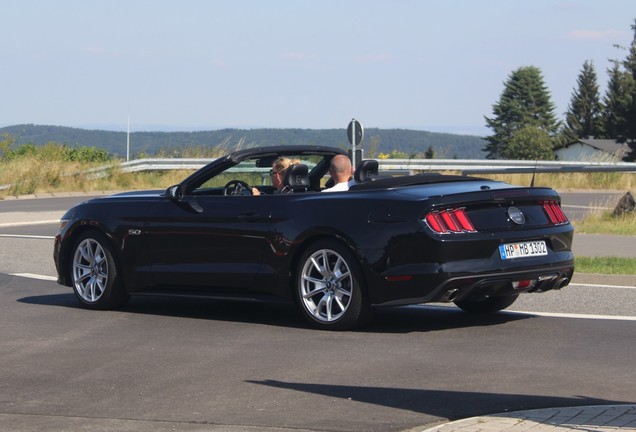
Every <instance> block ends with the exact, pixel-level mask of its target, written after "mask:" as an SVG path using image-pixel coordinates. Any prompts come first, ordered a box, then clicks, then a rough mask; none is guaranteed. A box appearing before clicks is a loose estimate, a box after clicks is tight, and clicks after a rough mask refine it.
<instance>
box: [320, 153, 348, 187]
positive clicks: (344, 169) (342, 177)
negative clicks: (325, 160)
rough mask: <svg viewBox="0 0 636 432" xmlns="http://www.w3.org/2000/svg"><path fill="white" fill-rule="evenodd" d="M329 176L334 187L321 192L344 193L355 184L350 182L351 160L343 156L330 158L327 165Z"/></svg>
mask: <svg viewBox="0 0 636 432" xmlns="http://www.w3.org/2000/svg"><path fill="white" fill-rule="evenodd" d="M329 174H330V175H331V178H332V179H333V182H334V185H333V186H332V187H330V188H327V189H323V192H344V191H348V190H349V186H351V185H352V184H354V183H355V181H354V180H352V179H351V178H352V176H353V168H352V167H351V160H349V158H348V157H347V156H345V155H342V154H341V155H336V156H334V157H333V158H331V163H330V164H329Z"/></svg>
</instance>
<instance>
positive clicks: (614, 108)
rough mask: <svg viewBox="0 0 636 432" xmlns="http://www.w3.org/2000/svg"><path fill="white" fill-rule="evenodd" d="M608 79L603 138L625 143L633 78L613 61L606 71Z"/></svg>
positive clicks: (603, 116) (604, 100) (603, 114)
mask: <svg viewBox="0 0 636 432" xmlns="http://www.w3.org/2000/svg"><path fill="white" fill-rule="evenodd" d="M607 73H608V76H609V79H608V82H607V90H606V91H605V96H604V97H603V112H602V115H601V117H602V120H603V130H604V132H603V136H604V137H605V138H607V139H614V140H617V141H619V142H625V140H626V139H627V135H628V133H627V127H628V113H629V109H630V107H631V104H632V87H633V78H632V77H631V76H630V75H629V74H628V73H626V72H625V71H623V70H622V68H621V65H620V64H619V62H617V61H615V62H614V64H613V66H612V68H610V69H608V71H607Z"/></svg>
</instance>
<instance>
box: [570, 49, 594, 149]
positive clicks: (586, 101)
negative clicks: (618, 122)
mask: <svg viewBox="0 0 636 432" xmlns="http://www.w3.org/2000/svg"><path fill="white" fill-rule="evenodd" d="M577 84H578V88H577V89H575V90H574V93H572V98H571V99H570V104H569V105H568V111H567V112H566V113H565V127H564V130H563V134H564V137H565V140H566V142H565V143H566V144H569V143H572V142H576V141H578V140H579V139H581V138H587V137H597V138H598V137H601V136H602V135H603V122H602V119H601V112H602V106H601V102H600V100H599V90H598V78H597V75H596V70H595V69H594V65H593V64H592V62H589V61H586V62H585V63H583V69H582V70H581V73H580V74H579V77H578V80H577Z"/></svg>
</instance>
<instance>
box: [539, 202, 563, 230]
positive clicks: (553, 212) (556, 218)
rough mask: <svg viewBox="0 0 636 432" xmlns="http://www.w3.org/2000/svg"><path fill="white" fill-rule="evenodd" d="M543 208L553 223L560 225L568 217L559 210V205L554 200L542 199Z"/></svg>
mask: <svg viewBox="0 0 636 432" xmlns="http://www.w3.org/2000/svg"><path fill="white" fill-rule="evenodd" d="M543 209H544V210H545V212H546V214H547V215H548V219H550V223H551V224H553V225H561V224H564V223H567V222H568V218H567V217H566V216H565V214H564V213H563V211H562V210H561V206H560V205H559V203H558V202H556V201H544V202H543Z"/></svg>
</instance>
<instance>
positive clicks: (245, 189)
mask: <svg viewBox="0 0 636 432" xmlns="http://www.w3.org/2000/svg"><path fill="white" fill-rule="evenodd" d="M223 195H226V196H227V195H252V188H251V187H250V185H248V184H247V183H245V182H244V181H242V180H230V181H229V182H227V184H226V185H225V186H224V188H223Z"/></svg>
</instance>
